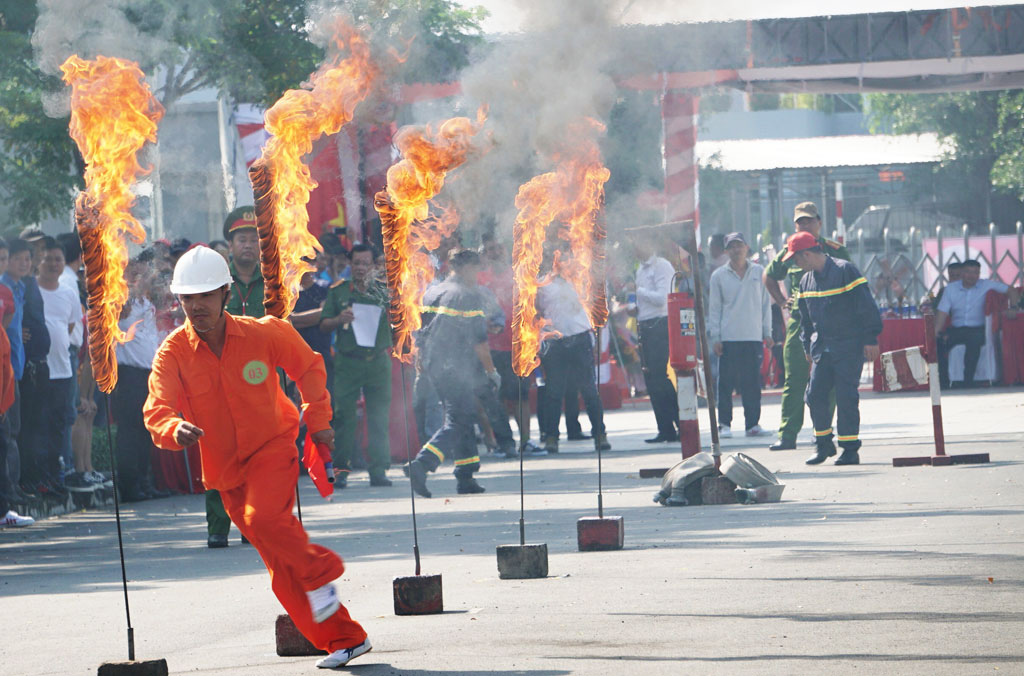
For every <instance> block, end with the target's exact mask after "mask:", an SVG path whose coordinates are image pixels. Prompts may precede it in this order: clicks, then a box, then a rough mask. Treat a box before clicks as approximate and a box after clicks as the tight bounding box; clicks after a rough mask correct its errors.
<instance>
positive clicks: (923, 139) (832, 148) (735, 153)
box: [697, 134, 945, 171]
mask: <svg viewBox="0 0 1024 676" xmlns="http://www.w3.org/2000/svg"><path fill="white" fill-rule="evenodd" d="M944 151H945V146H944V145H943V144H942V143H940V142H939V138H938V135H937V134H903V135H892V136H887V135H883V134H871V135H863V136H817V137H814V138H788V139H775V138H772V139H743V140H734V141H697V158H698V160H699V162H700V165H701V166H702V167H703V166H713V167H715V168H718V169H723V170H725V171H767V170H769V169H811V168H817V167H863V166H885V165H893V164H921V163H926V162H938V161H939V160H941V159H942V156H943V152H944Z"/></svg>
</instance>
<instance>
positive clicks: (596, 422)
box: [537, 276, 611, 453]
mask: <svg viewBox="0 0 1024 676" xmlns="http://www.w3.org/2000/svg"><path fill="white" fill-rule="evenodd" d="M537 310H538V312H539V313H540V315H541V316H542V317H544V319H545V320H547V322H548V326H547V329H548V330H549V331H557V332H558V333H559V334H560V335H559V336H558V337H555V338H548V339H546V340H545V341H544V344H543V345H542V346H541V357H540V361H541V365H542V366H543V367H544V382H545V388H544V403H543V406H545V411H546V414H545V415H544V416H543V418H542V419H541V425H542V426H541V431H540V432H541V437H542V438H543V440H544V449H545V450H546V451H547V452H549V453H557V452H558V421H559V420H560V419H561V417H562V399H563V398H564V397H565V389H566V385H567V383H568V382H569V381H570V379H572V380H575V382H576V384H577V385H578V386H579V389H580V394H582V395H583V403H584V405H585V406H586V409H587V417H589V418H590V429H591V434H593V435H594V448H596V449H599V450H602V451H607V450H610V449H611V445H610V444H609V443H608V437H607V435H606V434H605V428H604V409H603V408H602V406H601V397H600V396H599V395H598V392H597V381H596V380H595V378H596V374H595V373H594V351H593V347H594V341H593V338H592V336H591V332H590V317H589V315H587V311H586V309H585V308H584V307H583V304H582V303H580V297H579V295H578V294H577V293H576V289H574V288H573V286H572V284H570V283H569V282H567V281H566V280H565V278H563V277H561V276H555V277H554V279H553V280H552V281H551V283H549V284H546V285H544V286H542V287H540V289H538V291H537Z"/></svg>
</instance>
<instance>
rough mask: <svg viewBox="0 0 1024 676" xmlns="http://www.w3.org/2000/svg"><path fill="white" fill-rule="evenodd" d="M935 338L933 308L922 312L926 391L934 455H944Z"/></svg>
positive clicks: (944, 441) (937, 355) (940, 392)
mask: <svg viewBox="0 0 1024 676" xmlns="http://www.w3.org/2000/svg"><path fill="white" fill-rule="evenodd" d="M936 343H937V341H936V340H935V310H934V309H932V308H928V309H927V310H926V311H925V313H924V351H925V353H926V354H925V357H926V358H927V360H928V392H929V394H930V395H931V399H932V431H933V434H934V436H935V455H946V440H945V435H944V434H943V431H942V390H941V388H940V386H939V354H938V346H937V344H936Z"/></svg>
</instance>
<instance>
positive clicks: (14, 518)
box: [0, 509, 36, 528]
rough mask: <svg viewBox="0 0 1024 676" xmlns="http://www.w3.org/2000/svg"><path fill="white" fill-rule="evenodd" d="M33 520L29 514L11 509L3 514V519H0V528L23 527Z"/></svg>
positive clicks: (32, 522) (33, 521) (30, 523)
mask: <svg viewBox="0 0 1024 676" xmlns="http://www.w3.org/2000/svg"><path fill="white" fill-rule="evenodd" d="M35 522H36V520H35V519H33V518H32V517H31V516H22V515H21V514H18V513H17V512H15V511H14V510H13V509H12V510H11V511H9V512H7V514H6V515H5V516H4V520H3V521H0V528H7V527H8V526H10V527H11V528H25V527H26V526H31V525H32V524H34V523H35Z"/></svg>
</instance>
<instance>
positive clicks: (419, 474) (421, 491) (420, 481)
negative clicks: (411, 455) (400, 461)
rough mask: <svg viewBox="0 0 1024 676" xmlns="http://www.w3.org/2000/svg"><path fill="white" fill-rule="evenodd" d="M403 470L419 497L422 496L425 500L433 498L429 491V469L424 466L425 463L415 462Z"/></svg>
mask: <svg viewBox="0 0 1024 676" xmlns="http://www.w3.org/2000/svg"><path fill="white" fill-rule="evenodd" d="M403 469H404V470H405V471H406V473H407V474H408V475H409V481H411V482H412V489H413V490H414V491H416V493H417V495H422V496H423V497H425V498H429V497H433V496H432V494H431V493H430V491H429V490H427V468H426V467H424V466H423V463H421V462H420V461H419V460H413V461H412V462H410V463H409V464H408V465H406V466H405V467H404V468H403Z"/></svg>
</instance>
